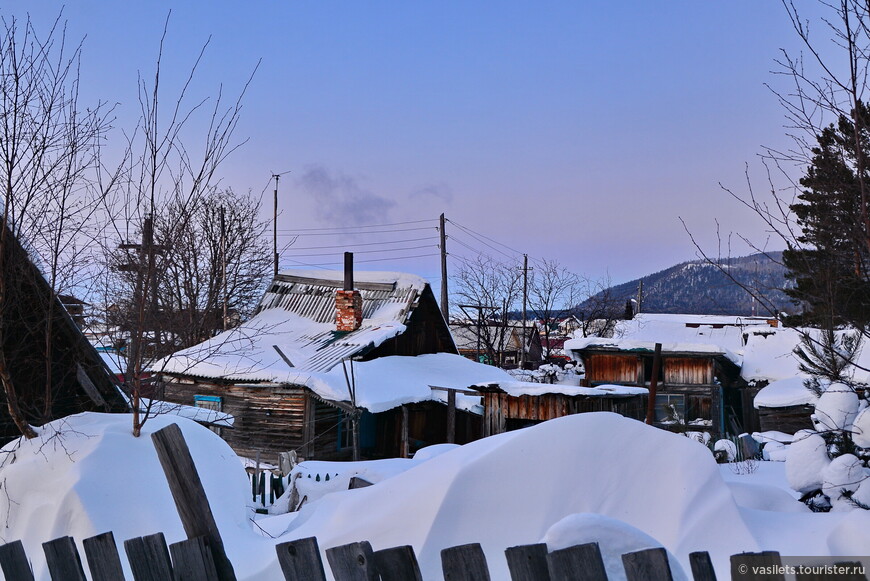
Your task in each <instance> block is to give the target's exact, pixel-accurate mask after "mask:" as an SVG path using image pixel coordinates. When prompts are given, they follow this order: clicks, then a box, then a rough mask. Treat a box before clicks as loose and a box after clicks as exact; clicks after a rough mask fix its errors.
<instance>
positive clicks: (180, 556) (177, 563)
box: [169, 536, 219, 581]
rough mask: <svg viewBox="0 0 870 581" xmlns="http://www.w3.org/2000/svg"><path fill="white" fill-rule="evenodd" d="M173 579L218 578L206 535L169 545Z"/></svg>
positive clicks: (197, 579) (199, 580)
mask: <svg viewBox="0 0 870 581" xmlns="http://www.w3.org/2000/svg"><path fill="white" fill-rule="evenodd" d="M169 553H170V554H171V555H172V569H173V570H174V571H175V576H174V577H173V579H174V580H175V581H213V580H214V579H218V578H219V577H218V574H217V569H216V568H215V563H214V556H213V555H212V551H211V547H209V546H208V537H204V536H203V537H196V538H193V539H187V540H186V541H179V542H177V543H172V544H171V545H169Z"/></svg>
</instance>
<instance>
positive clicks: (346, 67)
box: [0, 0, 796, 285]
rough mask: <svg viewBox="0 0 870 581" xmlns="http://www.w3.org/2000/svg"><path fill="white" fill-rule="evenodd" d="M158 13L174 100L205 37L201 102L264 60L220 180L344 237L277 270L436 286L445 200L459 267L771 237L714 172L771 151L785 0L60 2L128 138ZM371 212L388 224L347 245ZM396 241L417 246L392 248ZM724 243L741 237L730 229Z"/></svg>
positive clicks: (647, 260)
mask: <svg viewBox="0 0 870 581" xmlns="http://www.w3.org/2000/svg"><path fill="white" fill-rule="evenodd" d="M61 7H62V4H61V3H58V2H50V1H36V2H27V3H24V2H21V3H20V5H17V4H15V5H12V6H4V7H3V8H0V15H3V16H5V17H7V18H8V17H9V16H11V15H17V16H22V15H24V14H25V13H26V12H27V11H29V12H30V13H31V16H32V18H33V19H34V21H35V22H36V25H37V27H38V28H39V29H44V27H45V26H46V25H47V24H48V23H49V22H51V21H52V20H53V18H54V17H56V15H57V13H58V11H59V10H60V8H61ZM170 9H171V10H172V15H171V18H170V25H169V32H168V37H167V42H166V48H165V57H164V73H165V77H164V80H165V83H166V85H167V86H166V88H167V89H169V91H170V92H171V90H172V88H173V86H176V87H177V84H178V83H179V82H180V80H181V79H183V77H184V76H185V75H186V73H187V72H188V70H189V68H190V66H191V64H192V63H193V61H194V60H195V58H196V55H197V54H198V52H199V49H200V48H201V47H202V45H203V43H205V42H206V40H207V39H208V38H209V36H210V37H211V44H210V46H209V47H208V49H207V51H206V55H205V59H204V61H203V65H202V68H201V69H200V71H199V74H198V76H197V79H196V83H195V91H197V92H198V93H197V94H200V95H202V96H206V95H209V94H214V92H215V91H216V89H217V88H218V87H219V86H221V84H222V85H223V88H224V91H225V92H226V93H227V94H235V93H236V92H238V90H239V89H240V88H241V87H242V86H243V85H244V83H245V81H246V80H247V78H248V76H249V75H250V73H251V71H252V70H253V69H254V67H255V66H256V65H257V62H258V61H260V60H261V59H262V62H261V64H260V66H259V69H258V70H257V72H256V75H255V76H254V79H253V83H252V85H251V87H250V89H249V91H248V93H247V95H246V98H245V101H244V103H245V108H244V110H243V112H242V119H241V123H240V124H239V127H238V129H237V132H236V136H237V137H238V138H239V139H240V140H241V139H247V140H248V141H247V143H246V144H245V145H244V146H243V147H242V148H241V149H240V150H239V151H238V152H236V153H235V154H234V155H233V156H232V157H230V158H229V159H228V160H227V161H226V163H225V164H224V166H223V167H222V169H221V172H220V173H221V175H222V179H223V182H222V183H223V185H226V186H230V187H232V188H234V189H236V190H241V191H246V190H251V191H253V192H254V193H256V194H260V193H261V192H264V191H265V192H266V195H267V199H266V202H267V203H266V204H265V205H266V206H267V208H268V207H270V205H271V198H270V197H269V196H270V192H271V190H272V188H273V185H270V183H269V180H270V176H271V175H272V174H273V173H277V172H288V171H289V173H287V174H285V175H283V177H282V180H281V182H280V206H281V216H280V218H279V229H280V230H281V234H282V237H281V240H282V243H288V242H289V241H290V240H292V238H291V237H290V236H289V235H290V234H291V232H292V231H299V230H300V229H303V228H305V229H318V228H331V227H344V228H347V229H346V230H343V231H342V232H344V235H341V236H336V235H331V236H327V235H326V234H329V232H328V231H325V230H317V231H315V230H306V231H305V232H303V234H305V233H308V234H314V233H315V232H316V233H318V234H320V235H319V236H317V237H314V236H310V235H306V236H302V237H300V238H298V239H297V240H296V242H295V247H296V248H297V249H302V248H311V249H312V250H293V247H291V248H290V250H288V251H287V252H285V253H284V255H283V257H282V267H291V266H294V265H301V264H329V263H331V262H338V261H339V258H338V257H337V256H336V257H335V258H333V257H329V256H314V255H315V254H321V253H326V252H332V251H335V252H338V250H334V249H321V250H313V249H314V248H317V247H322V246H342V245H347V246H348V247H349V248H350V249H353V248H352V246H353V245H354V244H363V243H364V244H367V246H357V247H356V250H357V251H362V250H366V251H367V252H366V253H365V254H363V253H360V254H358V257H357V258H358V260H363V259H366V258H367V259H370V260H376V262H371V263H365V265H366V266H365V267H366V268H371V269H375V268H377V269H384V270H404V271H409V272H415V273H417V274H422V275H424V276H427V277H430V278H431V279H432V281H433V283H435V284H436V285H437V284H438V282H439V278H438V277H439V276H440V275H439V267H438V258H437V256H435V254H436V253H437V248H435V246H434V245H435V244H436V243H437V241H436V233H435V231H434V227H435V226H436V220H437V217H438V215H439V214H440V213H441V212H444V213H445V214H446V215H447V217H448V219H450V220H452V221H453V222H454V223H457V224H459V225H461V226H463V227H464V228H465V229H466V230H461V229H460V228H459V227H453V226H451V225H448V234H449V235H450V237H451V239H452V240H448V250H449V251H450V252H451V254H452V255H454V256H455V258H454V259H451V270H455V268H456V267H457V266H458V264H459V263H460V262H459V260H460V257H461V256H465V257H472V256H474V251H472V250H471V249H469V248H468V247H467V246H472V247H474V246H477V247H478V250H479V251H482V252H484V253H486V254H490V255H492V256H493V257H495V258H499V259H503V258H506V256H515V255H516V253H517V252H519V253H528V254H529V255H530V257H532V258H533V259H535V258H537V259H541V258H546V259H556V260H558V261H560V262H561V263H563V264H564V265H565V266H566V267H568V268H570V269H572V270H574V271H576V272H578V273H582V274H585V275H587V276H590V277H592V278H602V277H605V276H609V277H610V279H611V280H612V281H613V282H614V283H617V282H623V281H625V280H629V279H632V278H636V277H639V276H642V275H645V274H649V273H652V272H655V271H657V270H660V269H662V268H666V267H668V266H670V265H672V264H675V263H677V262H680V261H683V260H688V259H692V258H694V257H695V249H694V248H693V246H692V243H691V241H690V239H689V236H688V235H687V234H686V232H685V231H684V229H683V227H682V225H681V223H680V221H679V217H682V218H683V219H684V220H685V221H686V222H687V224H688V225H689V227H690V228H691V230H692V231H693V233H694V234H695V235H696V236H697V238H698V239H699V241H700V242H701V243H702V244H703V245H704V247H705V248H707V249H709V251H710V252H712V253H714V254H715V253H716V247H717V235H716V230H717V222H718V228H719V231H720V233H721V236H722V238H723V246H724V245H726V244H727V238H728V235H729V233H730V232H740V233H743V234H746V235H748V236H750V237H752V238H753V239H754V240H757V241H759V244H761V245H764V243H765V242H764V241H765V239H766V234H765V233H764V232H763V228H762V227H761V225H760V224H758V223H757V222H756V221H755V220H753V219H752V216H751V214H749V213H748V212H746V211H744V210H742V209H741V208H740V207H739V206H738V204H736V203H735V202H734V201H733V200H731V199H730V198H729V197H728V196H727V195H726V194H725V193H724V192H723V191H722V190H721V189H720V186H719V183H720V182H721V183H723V184H725V185H728V186H731V187H733V188H735V189H737V190H741V188H742V187H743V180H744V169H745V164H747V163H749V164H751V167H755V165H757V155H758V153H759V152H760V151H761V146H762V145H770V146H775V147H776V146H782V145H783V144H784V143H786V141H785V137H784V134H785V130H784V129H783V125H784V117H783V112H782V110H781V109H780V108H779V106H778V105H777V103H776V100H775V98H774V96H773V95H772V94H771V93H770V91H769V90H768V89H766V88H765V86H764V84H765V83H776V82H778V80H777V79H776V78H774V77H773V76H772V75H771V74H770V70H771V69H772V68H773V59H774V58H776V57H777V56H778V51H779V49H780V48H788V49H790V50H791V49H794V48H795V47H796V39H795V37H794V34H793V33H792V32H791V30H790V27H789V23H788V21H787V18H786V15H785V12H784V10H783V8H782V7H781V5H780V3H779V2H776V1H773V0H762V1H759V0H734V1H727V2H726V1H712V0H705V1H701V2H699V1H697V0H674V1H670V2H642V1H634V0H630V1H623V2H617V3H612V2H576V1H554V0H551V1H538V2H529V1H522V2H519V1H514V2H487V1H479V2H469V1H462V2H460V1H449V0H442V1H438V2H432V1H420V2H397V1H393V2H386V1H373V2H347V1H337V2H314V1H307V2H298V1H285V2H275V1H256V2H248V3H240V2H224V1H212V2H200V1H190V2H183V3H181V2H177V3H172V2H163V1H149V2H141V3H136V2H124V3H115V2H106V1H97V0H84V1H79V2H76V3H74V4H72V3H71V4H70V5H68V6H67V7H66V8H65V9H64V13H63V18H64V19H66V20H67V21H68V27H69V33H70V36H71V37H72V38H78V37H81V36H83V35H86V36H87V38H86V40H85V43H84V57H83V66H82V78H83V81H84V84H85V86H86V89H85V92H84V97H85V98H100V99H104V100H108V101H110V102H117V103H118V108H117V115H118V122H117V125H118V126H119V127H121V126H124V125H125V124H129V123H130V122H131V120H133V119H134V118H135V115H136V110H137V109H136V108H137V104H136V79H137V74H138V73H139V72H140V71H141V72H142V74H143V75H144V76H146V77H147V76H148V75H150V74H151V73H152V70H153V63H154V59H155V56H156V51H157V45H158V41H159V38H160V34H161V31H162V27H163V22H164V20H165V18H166V15H167V13H168V11H169V10H170ZM753 171H755V170H753ZM272 184H274V182H272ZM418 221H419V222H418ZM404 222H409V223H411V224H406V225H401V224H400V223H404ZM371 224H391V226H386V227H383V228H381V229H380V230H378V229H375V228H372V229H369V230H377V231H381V230H388V231H396V232H392V233H389V232H385V233H381V234H369V235H366V236H349V235H347V233H349V232H357V231H359V229H354V228H353V227H359V226H366V225H371ZM397 224H398V225H397ZM416 228H422V229H421V230H417V229H416ZM363 230H365V229H363ZM469 230H470V231H471V232H474V233H476V234H477V235H479V236H480V237H481V238H475V237H474V236H472V235H470V234H469V233H468V231H469ZM415 238H420V240H417V241H415V242H403V243H396V242H394V243H392V244H389V243H385V242H388V241H390V240H392V241H396V240H411V239H415ZM480 240H490V241H491V242H492V241H495V242H492V245H491V246H489V247H487V246H484V245H482V244H481V243H480ZM463 242H464V243H465V245H463ZM496 242H497V243H498V244H496ZM502 245H504V246H502ZM399 246H415V247H417V246H419V247H420V248H415V249H412V250H408V251H406V252H404V253H401V252H388V251H387V250H388V249H390V248H393V249H395V248H396V247H399ZM768 247H770V248H776V247H778V246H777V244H776V242H775V241H771V242H770V243H769V244H768ZM376 251H377V252H376ZM731 252H732V254H734V255H740V254H745V253H747V252H748V249H747V248H746V247H745V246H743V245H741V244H739V243H737V242H736V240H734V243H733V246H732V251H731ZM397 256H416V257H417V258H413V259H407V258H406V259H395V257H397ZM363 267H364V266H363V264H360V268H363Z"/></svg>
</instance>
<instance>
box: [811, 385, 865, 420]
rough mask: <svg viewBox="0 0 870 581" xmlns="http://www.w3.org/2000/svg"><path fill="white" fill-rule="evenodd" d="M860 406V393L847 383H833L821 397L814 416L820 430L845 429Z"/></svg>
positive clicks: (853, 418)
mask: <svg viewBox="0 0 870 581" xmlns="http://www.w3.org/2000/svg"><path fill="white" fill-rule="evenodd" d="M858 407H859V400H858V394H856V393H855V392H854V391H853V390H852V389H850V388H849V386H847V385H845V384H842V383H832V384H831V385H829V386H828V387H827V389H825V392H824V393H823V394H822V395H821V397H819V401H818V402H817V403H816V411H815V413H814V414H813V415H812V417H813V419H814V421H815V423H816V427H817V428H818V429H819V430H820V431H824V430H845V429H847V428H849V426H851V425H852V422H853V421H854V420H855V417H856V416H857V415H858Z"/></svg>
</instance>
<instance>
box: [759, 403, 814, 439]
mask: <svg viewBox="0 0 870 581" xmlns="http://www.w3.org/2000/svg"><path fill="white" fill-rule="evenodd" d="M813 411H814V408H813V407H812V406H808V405H796V406H789V407H783V408H760V409H759V410H758V419H759V422H760V423H761V431H762V432H766V431H770V430H775V431H778V432H785V433H787V434H794V433H796V432H797V431H798V430H812V429H813V422H812V420H810V414H811V413H813Z"/></svg>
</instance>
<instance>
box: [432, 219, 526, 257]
mask: <svg viewBox="0 0 870 581" xmlns="http://www.w3.org/2000/svg"><path fill="white" fill-rule="evenodd" d="M448 222H450V223H451V224H453V225H454V226H456V227H458V228H460V229H461V230H464V231H465V232H466V233H468V234H469V235H470V236H472V237H474V238H478V237H479V238H478V240H479V239H480V238H484V239H486V240H489V241H490V242H492V243H493V244H498V245H499V246H502V247H504V248H507V249H508V250H510V251H511V252H514V253H516V254H519V255H522V254H523V253H522V252H520V251H519V250H517V249H516V248H511V247H510V246H508V245H507V244H502V243H501V242H499V241H498V240H493V239H492V238H490V237H489V236H485V235H483V234H481V233H480V232H475V231H474V230H472V229H471V228H468V227H466V226H463V225H462V224H460V223H458V222H454V221H453V220H448ZM479 241H480V242H483V241H482V240H479ZM484 244H485V243H484ZM487 246H489V244H487ZM489 247H490V248H492V249H493V250H495V251H496V252H500V253H501V254H504V252H502V251H501V250H498V249H497V248H495V247H493V246H489ZM505 256H507V254H505Z"/></svg>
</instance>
